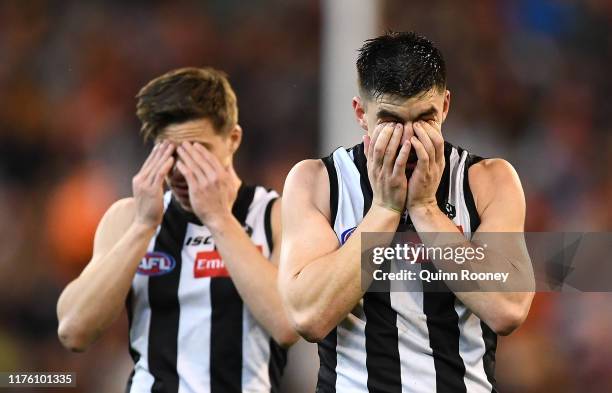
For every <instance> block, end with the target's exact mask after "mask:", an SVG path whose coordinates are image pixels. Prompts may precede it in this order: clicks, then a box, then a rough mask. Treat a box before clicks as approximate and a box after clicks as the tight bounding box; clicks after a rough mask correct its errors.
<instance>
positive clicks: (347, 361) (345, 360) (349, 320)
mask: <svg viewBox="0 0 612 393" xmlns="http://www.w3.org/2000/svg"><path fill="white" fill-rule="evenodd" d="M362 302H363V301H362V300H361V301H360V303H362ZM358 307H359V308H361V307H360V306H358ZM356 312H357V313H358V314H362V313H363V312H359V311H356ZM365 324H366V323H365V316H364V319H363V320H362V319H360V318H358V317H357V316H355V315H354V314H352V313H351V314H349V315H348V316H347V317H346V318H345V319H344V320H343V321H342V322H341V323H340V325H338V327H337V328H336V337H337V345H336V359H337V363H336V391H337V392H339V393H340V392H351V393H353V392H354V393H361V392H363V393H367V392H368V371H367V368H366V356H365V354H366V346H365Z"/></svg>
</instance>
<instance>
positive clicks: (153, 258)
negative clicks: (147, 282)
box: [136, 251, 176, 276]
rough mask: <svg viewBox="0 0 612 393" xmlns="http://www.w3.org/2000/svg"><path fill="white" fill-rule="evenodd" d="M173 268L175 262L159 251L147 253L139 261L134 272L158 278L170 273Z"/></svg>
mask: <svg viewBox="0 0 612 393" xmlns="http://www.w3.org/2000/svg"><path fill="white" fill-rule="evenodd" d="M175 266H176V262H175V261H174V258H172V257H171V256H170V255H168V254H166V253H164V252H159V251H155V252H148V253H146V254H145V256H144V257H143V258H142V260H141V261H140V264H139V265H138V270H137V271H136V272H137V273H138V274H144V275H145V276H159V275H162V274H167V273H170V272H171V271H172V270H174V267H175Z"/></svg>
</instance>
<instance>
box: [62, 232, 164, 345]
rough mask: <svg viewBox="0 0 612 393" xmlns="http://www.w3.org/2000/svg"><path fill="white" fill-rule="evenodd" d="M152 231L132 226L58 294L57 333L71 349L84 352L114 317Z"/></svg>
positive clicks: (117, 312)
mask: <svg viewBox="0 0 612 393" xmlns="http://www.w3.org/2000/svg"><path fill="white" fill-rule="evenodd" d="M154 233H155V229H154V228H148V227H142V226H138V225H135V224H134V225H132V226H131V227H130V228H129V230H128V231H127V232H126V233H125V235H124V236H123V237H122V238H121V240H120V241H119V242H117V244H116V245H115V246H114V247H113V248H112V249H111V251H110V252H108V254H106V255H104V256H103V257H101V258H102V259H101V260H100V261H99V262H100V263H97V264H95V265H90V266H88V268H86V269H85V270H84V271H83V273H81V275H80V276H79V277H78V278H77V279H75V280H74V281H73V282H72V283H70V285H68V286H67V287H66V289H65V290H64V291H63V292H62V294H61V296H60V298H59V300H58V303H57V316H58V320H59V328H58V334H59V337H60V340H61V341H62V343H63V344H64V345H65V346H67V347H68V348H70V349H72V350H76V351H79V350H84V349H86V348H87V346H89V345H90V344H91V343H92V342H93V341H95V339H97V338H98V336H99V335H100V334H101V333H102V332H103V331H104V330H105V329H106V328H107V327H108V326H109V325H110V324H111V323H112V322H113V321H114V320H115V319H116V318H117V316H118V315H119V313H120V312H121V310H122V309H123V306H124V302H125V298H126V296H127V293H128V291H129V289H130V286H131V282H132V279H133V277H134V274H135V273H136V269H137V267H138V263H139V262H140V260H141V259H142V257H143V255H144V254H145V252H146V249H147V246H148V244H149V242H150V239H151V237H152V236H153V234H154Z"/></svg>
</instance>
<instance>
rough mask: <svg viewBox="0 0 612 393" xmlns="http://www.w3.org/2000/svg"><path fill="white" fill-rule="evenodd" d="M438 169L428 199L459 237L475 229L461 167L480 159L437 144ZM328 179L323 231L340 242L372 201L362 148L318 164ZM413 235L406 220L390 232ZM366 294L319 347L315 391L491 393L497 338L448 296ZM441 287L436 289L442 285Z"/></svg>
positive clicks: (410, 291) (473, 210)
mask: <svg viewBox="0 0 612 393" xmlns="http://www.w3.org/2000/svg"><path fill="white" fill-rule="evenodd" d="M444 154H445V158H446V165H445V168H444V174H443V176H442V179H441V182H440V185H439V188H438V190H437V193H436V199H437V201H438V205H439V207H440V209H441V210H442V211H443V212H445V213H446V214H447V216H448V217H449V218H451V219H452V220H453V222H454V223H455V225H457V226H458V227H460V228H461V230H462V231H463V233H464V234H465V236H466V237H467V238H470V237H471V233H473V232H474V231H475V230H476V228H477V227H478V225H479V224H480V221H479V218H478V214H477V211H476V207H475V204H474V200H473V197H472V193H471V192H470V187H469V182H468V168H469V167H470V166H471V165H473V164H474V163H476V162H478V161H480V160H481V158H480V157H477V156H474V155H472V154H470V153H468V152H467V151H466V150H464V149H462V148H459V147H455V146H453V145H451V144H449V143H445V148H444ZM323 162H324V164H325V167H326V169H327V172H328V175H329V180H330V208H331V209H330V210H331V215H332V217H331V225H333V229H334V232H335V233H336V235H337V237H338V242H339V243H340V244H343V243H344V242H345V241H346V239H347V237H348V235H350V233H352V231H353V230H354V228H355V227H356V226H357V225H359V223H360V222H361V221H362V219H363V217H364V216H365V214H366V213H367V212H368V210H369V208H370V206H371V203H372V188H371V186H370V182H369V180H368V174H367V168H366V157H365V155H364V151H363V144H360V145H357V146H354V147H352V148H350V149H344V148H339V149H337V150H336V151H334V152H333V153H332V154H331V155H330V156H328V157H325V158H324V159H323ZM405 230H414V228H413V227H412V225H411V223H410V221H409V217H408V215H407V214H405V215H404V218H403V219H402V223H401V224H400V226H399V228H398V231H405ZM406 285H417V286H419V287H418V288H410V289H408V290H404V291H387V292H385V291H383V292H380V293H379V292H376V293H374V292H366V294H365V295H364V296H363V298H362V299H361V300H360V301H359V303H358V304H357V305H356V306H355V308H354V309H353V310H352V311H351V312H350V313H349V314H348V316H347V317H346V318H345V319H344V320H343V321H341V322H340V324H339V325H338V326H337V327H336V328H335V329H334V330H332V331H331V332H330V334H329V335H328V336H327V337H326V338H325V339H324V340H323V341H321V342H320V343H319V358H320V368H319V377H318V382H317V392H319V393H330V392H341V393H346V392H350V393H361V392H371V393H383V392H384V393H395V392H397V393H433V392H438V393H451V392H452V393H457V392H469V393H481V392H483V393H484V392H496V391H497V390H496V388H495V379H494V375H493V374H494V364H495V350H496V346H497V336H496V335H495V333H494V332H493V331H492V330H491V329H490V328H489V327H488V326H487V325H486V324H485V323H484V322H483V321H481V320H480V319H479V318H478V317H477V316H476V315H474V314H473V313H472V312H471V311H470V310H468V309H467V308H466V307H465V306H464V305H463V304H462V303H461V301H459V300H458V299H457V298H456V297H455V295H454V293H453V292H451V291H450V290H448V288H446V289H447V291H445V292H444V291H442V292H434V291H427V288H426V287H424V286H426V285H440V282H437V283H433V282H432V283H430V284H428V283H427V282H421V281H416V284H415V283H414V282H412V283H410V284H406ZM443 285H444V284H443Z"/></svg>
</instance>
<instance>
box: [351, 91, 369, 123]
mask: <svg viewBox="0 0 612 393" xmlns="http://www.w3.org/2000/svg"><path fill="white" fill-rule="evenodd" d="M353 112H355V117H356V118H357V123H359V125H360V126H361V128H363V129H364V130H365V131H366V132H367V131H368V122H367V121H366V116H365V103H364V101H363V100H362V99H361V97H359V96H355V97H353Z"/></svg>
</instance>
